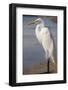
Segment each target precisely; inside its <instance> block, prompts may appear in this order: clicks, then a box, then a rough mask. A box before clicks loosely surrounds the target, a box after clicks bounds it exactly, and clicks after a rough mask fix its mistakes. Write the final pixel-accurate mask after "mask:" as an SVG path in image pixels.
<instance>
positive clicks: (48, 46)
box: [28, 18, 55, 63]
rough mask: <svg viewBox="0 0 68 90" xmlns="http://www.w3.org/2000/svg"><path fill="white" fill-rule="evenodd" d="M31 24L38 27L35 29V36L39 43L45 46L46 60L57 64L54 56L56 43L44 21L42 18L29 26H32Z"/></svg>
mask: <svg viewBox="0 0 68 90" xmlns="http://www.w3.org/2000/svg"><path fill="white" fill-rule="evenodd" d="M31 24H36V25H37V26H36V29H35V34H36V37H37V39H38V41H39V42H40V44H41V45H42V46H43V49H44V51H45V55H46V60H48V59H50V60H52V62H53V63H55V60H54V56H53V50H54V43H53V39H52V37H51V34H50V32H49V29H48V27H45V25H44V21H43V20H42V19H41V18H38V19H36V20H34V21H32V22H31V23H29V24H28V25H31Z"/></svg>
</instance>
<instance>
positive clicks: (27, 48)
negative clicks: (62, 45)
mask: <svg viewBox="0 0 68 90" xmlns="http://www.w3.org/2000/svg"><path fill="white" fill-rule="evenodd" d="M22 17H23V45H24V46H23V50H24V51H23V53H24V54H23V67H24V69H26V68H31V67H32V66H33V65H36V64H40V63H42V62H46V59H45V53H44V49H43V47H42V45H40V43H39V42H38V40H37V38H36V36H35V27H36V25H31V26H29V25H28V23H29V22H31V21H32V20H35V19H37V18H38V17H39V16H29V15H23V16H22ZM43 20H44V23H45V26H48V28H49V30H50V33H51V35H52V38H53V40H54V45H55V48H54V57H55V59H56V60H57V23H56V22H54V21H52V20H51V19H49V18H48V17H46V18H43Z"/></svg>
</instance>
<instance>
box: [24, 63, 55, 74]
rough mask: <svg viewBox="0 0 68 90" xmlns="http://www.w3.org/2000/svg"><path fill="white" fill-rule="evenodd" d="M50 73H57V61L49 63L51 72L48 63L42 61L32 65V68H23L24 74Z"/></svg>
mask: <svg viewBox="0 0 68 90" xmlns="http://www.w3.org/2000/svg"><path fill="white" fill-rule="evenodd" d="M49 73H57V63H55V64H53V63H51V62H50V63H49V72H48V64H46V63H40V64H37V65H34V66H32V67H31V68H30V69H29V68H26V69H23V74H24V75H28V74H49Z"/></svg>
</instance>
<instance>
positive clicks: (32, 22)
mask: <svg viewBox="0 0 68 90" xmlns="http://www.w3.org/2000/svg"><path fill="white" fill-rule="evenodd" d="M40 23H43V20H42V19H41V18H38V19H35V20H33V21H31V22H30V23H28V25H32V24H40Z"/></svg>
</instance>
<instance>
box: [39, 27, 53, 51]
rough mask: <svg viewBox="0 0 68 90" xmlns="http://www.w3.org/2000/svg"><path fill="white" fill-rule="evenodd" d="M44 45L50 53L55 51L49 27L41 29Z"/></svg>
mask: <svg viewBox="0 0 68 90" xmlns="http://www.w3.org/2000/svg"><path fill="white" fill-rule="evenodd" d="M41 37H42V46H43V48H44V50H46V49H47V50H48V52H49V53H52V52H53V40H52V38H51V36H50V32H49V29H48V28H42V30H41Z"/></svg>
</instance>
